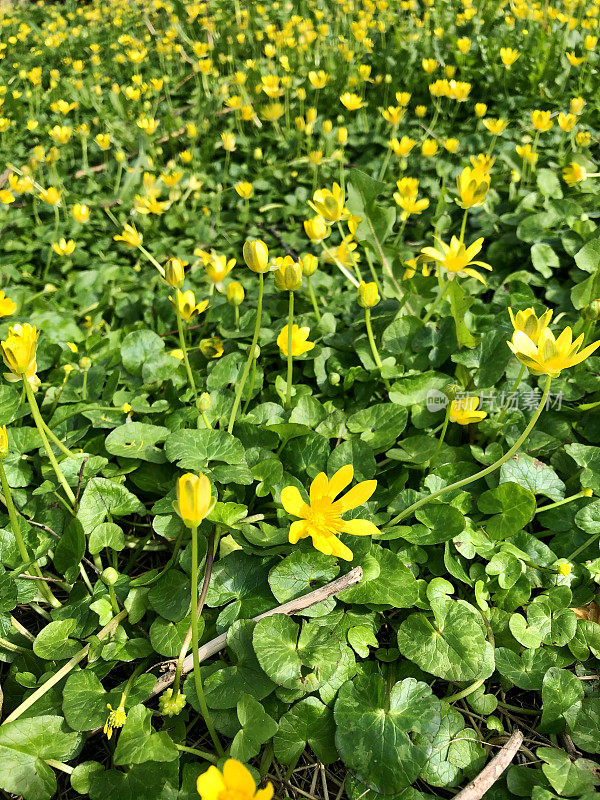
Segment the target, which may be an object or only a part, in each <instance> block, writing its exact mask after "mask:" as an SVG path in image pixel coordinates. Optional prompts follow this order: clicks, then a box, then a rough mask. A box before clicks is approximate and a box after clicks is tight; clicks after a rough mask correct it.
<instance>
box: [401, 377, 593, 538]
mask: <svg viewBox="0 0 600 800" xmlns="http://www.w3.org/2000/svg"><path fill="white" fill-rule="evenodd" d="M551 383H552V376H551V375H548V376H547V377H546V384H545V386H544V392H543V394H542V398H541V400H540V403H539V405H538V407H537V408H536V410H535V412H534V414H533V416H532V417H531V419H530V420H529V424H528V425H527V427H526V428H525V430H524V431H523V433H522V434H521V435H520V436H519V438H518V439H517V441H516V442H515V443H514V445H513V446H512V447H511V448H510V450H508V451H507V452H506V453H505V454H504V455H503V456H502V457H501V458H499V459H498V460H497V461H494V463H493V464H491V465H490V466H489V467H486V468H485V469H482V470H480V471H479V472H476V473H475V475H471V476H470V477H468V478H463V479H462V480H460V481H455V482H454V483H451V484H449V485H448V486H443V487H442V488H441V489H438V490H437V491H436V492H432V494H430V495H427V497H423V498H421V499H420V500H418V501H417V502H416V503H413V504H412V505H411V506H408V508H405V509H404V511H401V512H400V514H397V515H396V516H395V517H394V518H393V519H392V520H391V521H390V522H389V523H388V525H386V526H385V527H386V528H390V527H392V526H394V525H397V524H398V523H399V522H400V521H401V520H403V519H405V517H408V516H410V515H411V514H412V513H413V512H414V511H416V510H417V509H418V508H421V506H424V505H425V504H426V503H429V502H430V501H431V500H435V498H436V497H439V496H440V495H441V494H445V493H446V492H451V491H453V490H454V489H460V488H461V487H463V486H466V485H467V484H469V483H473V482H474V481H477V480H479V479H480V478H484V477H485V476H486V475H489V474H490V473H491V472H494V470H496V469H498V467H501V466H502V464H504V463H505V462H506V461H508V460H509V459H510V458H512V457H513V455H514V454H515V453H516V452H517V450H518V449H519V448H520V447H521V445H522V444H523V442H524V441H525V440H526V439H527V437H528V436H529V434H530V433H531V431H532V430H533V427H534V425H535V423H536V422H537V421H538V419H539V417H540V415H541V413H542V411H543V410H544V406H545V405H546V400H547V399H548V393H549V392H550V384H551ZM598 535H599V536H600V534H598Z"/></svg>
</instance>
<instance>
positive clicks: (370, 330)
mask: <svg viewBox="0 0 600 800" xmlns="http://www.w3.org/2000/svg"><path fill="white" fill-rule="evenodd" d="M365 325H366V328H367V338H368V339H369V346H370V347H371V353H372V354H373V359H374V361H375V363H376V364H377V369H378V370H379V372H380V373H381V370H382V369H383V364H382V363H381V358H380V357H379V350H378V349H377V344H376V343H375V337H374V336H373V328H372V327H371V309H370V308H365ZM382 380H383V382H384V383H385V388H386V389H388V390H389V388H390V384H389V382H388V380H387V379H386V378H383V376H382Z"/></svg>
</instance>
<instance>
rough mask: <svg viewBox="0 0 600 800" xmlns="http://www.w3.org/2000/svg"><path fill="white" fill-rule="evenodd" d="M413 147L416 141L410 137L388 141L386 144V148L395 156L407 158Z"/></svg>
mask: <svg viewBox="0 0 600 800" xmlns="http://www.w3.org/2000/svg"><path fill="white" fill-rule="evenodd" d="M415 145H416V141H415V140H414V139H411V138H410V136H403V137H402V138H401V139H396V138H394V139H390V140H389V142H388V147H389V148H390V149H391V151H392V153H393V154H394V155H395V156H407V155H408V154H409V153H410V151H411V150H412V149H413V147H414V146H415Z"/></svg>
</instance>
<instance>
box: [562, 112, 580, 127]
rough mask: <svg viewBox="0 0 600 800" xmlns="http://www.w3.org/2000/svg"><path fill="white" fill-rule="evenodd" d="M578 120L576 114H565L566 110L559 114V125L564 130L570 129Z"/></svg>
mask: <svg viewBox="0 0 600 800" xmlns="http://www.w3.org/2000/svg"><path fill="white" fill-rule="evenodd" d="M576 122H577V115H576V114H565V112H564V111H561V112H560V114H559V115H558V125H559V128H560V129H561V130H563V131H570V130H571V129H572V128H573V126H574V125H575V123H576Z"/></svg>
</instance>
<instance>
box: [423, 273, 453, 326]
mask: <svg viewBox="0 0 600 800" xmlns="http://www.w3.org/2000/svg"><path fill="white" fill-rule="evenodd" d="M449 289H450V281H446V284H445V285H444V284H441V285H440V290H439V292H438V296H437V297H436V298H435V300H434V301H433V303H432V304H431V306H430V307H429V311H428V312H427V314H425V316H424V318H423V324H425V323H427V322H429V320H430V319H431V317H432V316H433V315H434V314H435V312H436V310H437V308H438V306H439V305H440V303H441V302H442V300H443V299H444V298H445V297H446V295H447V294H448V290H449Z"/></svg>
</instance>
